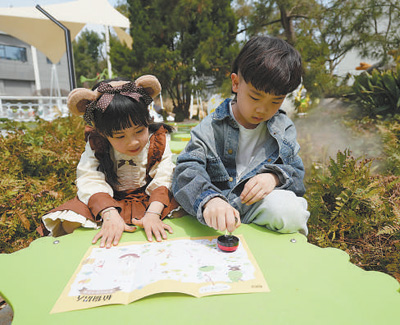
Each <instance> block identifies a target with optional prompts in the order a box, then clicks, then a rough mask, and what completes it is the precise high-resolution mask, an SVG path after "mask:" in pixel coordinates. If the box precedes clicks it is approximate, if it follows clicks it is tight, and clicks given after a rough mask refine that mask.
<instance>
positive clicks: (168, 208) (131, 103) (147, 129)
mask: <svg viewBox="0 0 400 325" xmlns="http://www.w3.org/2000/svg"><path fill="white" fill-rule="evenodd" d="M160 92H161V85H160V83H159V82H158V80H157V78H156V77H154V76H151V75H146V76H142V77H140V78H138V79H137V80H136V81H135V82H130V81H128V80H122V79H113V80H110V81H103V82H101V83H99V84H98V85H96V86H94V88H93V90H89V89H86V88H77V89H74V90H73V91H72V92H71V93H70V94H69V96H68V103H67V104H68V108H69V110H70V111H71V112H72V113H73V114H77V115H82V114H84V119H85V121H86V123H87V124H88V125H89V126H87V127H86V130H85V138H86V141H87V143H86V147H85V151H84V153H83V154H82V156H81V160H80V162H79V164H78V167H77V182H76V185H77V188H78V193H77V197H75V198H74V199H73V200H71V201H68V202H67V203H65V204H63V205H61V206H60V207H58V208H56V209H54V210H52V211H50V212H49V213H48V214H46V215H45V216H43V217H42V220H43V224H44V226H45V227H46V229H47V232H49V233H50V234H51V235H53V236H60V235H63V234H66V233H71V232H73V231H74V230H75V229H76V228H78V227H81V226H82V227H86V228H96V229H97V228H99V227H100V225H101V230H100V231H99V232H98V233H97V235H96V236H95V237H94V238H93V243H96V242H97V241H98V240H99V239H101V241H100V247H107V248H110V247H111V245H112V244H113V245H118V242H119V240H120V238H121V236H122V233H123V232H124V231H127V232H133V231H135V230H136V227H134V226H129V225H128V224H133V225H135V226H140V227H143V228H144V230H145V232H146V236H147V239H148V240H149V241H152V238H153V235H154V237H155V238H156V240H157V241H161V240H162V239H167V234H166V230H167V231H168V232H169V233H172V228H171V227H170V226H169V225H166V224H165V223H163V222H162V219H163V218H165V217H166V216H167V215H168V214H169V213H170V212H172V211H173V210H174V209H175V208H177V207H178V205H177V203H176V201H175V200H174V199H173V198H172V195H171V193H170V187H171V180H172V173H173V170H174V167H175V166H174V164H173V163H172V153H171V151H170V148H169V145H168V141H167V140H168V139H167V133H169V132H171V127H169V126H168V125H165V124H152V123H151V119H150V114H149V111H148V108H147V107H148V105H149V104H150V103H151V102H152V101H153V98H154V97H155V96H157V95H158V94H159V93H160Z"/></svg>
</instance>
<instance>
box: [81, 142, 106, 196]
mask: <svg viewBox="0 0 400 325" xmlns="http://www.w3.org/2000/svg"><path fill="white" fill-rule="evenodd" d="M98 167H99V161H98V160H97V158H96V157H95V155H94V151H93V150H92V148H91V147H90V144H89V142H87V143H86V147H85V151H84V152H83V154H82V156H81V160H80V161H79V164H78V167H77V171H76V175H77V180H76V186H77V188H78V198H79V200H81V201H82V202H83V203H85V204H88V203H89V199H90V197H91V196H92V195H93V194H96V193H107V194H109V195H110V196H111V197H112V196H113V194H114V192H113V189H112V187H111V186H110V185H109V184H108V183H107V182H106V179H105V175H104V174H103V173H102V172H100V171H98V170H97V168H98Z"/></svg>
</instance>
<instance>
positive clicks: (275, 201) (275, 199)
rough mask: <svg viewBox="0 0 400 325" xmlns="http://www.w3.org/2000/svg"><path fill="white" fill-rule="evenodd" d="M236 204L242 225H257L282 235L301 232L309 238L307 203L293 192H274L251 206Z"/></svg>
mask: <svg viewBox="0 0 400 325" xmlns="http://www.w3.org/2000/svg"><path fill="white" fill-rule="evenodd" d="M235 203H236V204H237V205H238V206H239V207H240V209H239V211H240V216H241V221H242V223H255V224H257V225H260V226H265V227H266V228H268V229H270V230H273V231H277V232H280V233H294V232H300V233H302V234H303V235H305V236H307V234H308V229H307V220H308V218H309V217H310V212H309V211H307V201H306V199H304V198H302V197H298V196H296V194H294V193H293V192H292V191H287V190H273V191H272V192H271V193H270V194H268V195H267V196H266V197H265V198H264V199H263V200H260V201H258V202H257V203H254V204H252V205H250V206H247V205H244V204H241V203H240V199H239V198H238V199H236V200H235Z"/></svg>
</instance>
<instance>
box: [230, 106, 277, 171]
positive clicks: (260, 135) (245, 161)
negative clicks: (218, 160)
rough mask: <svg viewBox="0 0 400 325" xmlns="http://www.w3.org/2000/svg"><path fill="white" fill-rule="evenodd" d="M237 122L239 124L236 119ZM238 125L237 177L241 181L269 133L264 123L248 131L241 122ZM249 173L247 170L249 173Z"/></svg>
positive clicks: (231, 111)
mask: <svg viewBox="0 0 400 325" xmlns="http://www.w3.org/2000/svg"><path fill="white" fill-rule="evenodd" d="M231 103H232V102H231ZM231 103H229V106H230V107H229V109H230V113H231V115H232V117H233V118H234V119H235V115H234V114H233V110H232V105H231ZM235 121H236V122H237V120H236V119H235ZM237 123H238V125H239V145H238V150H237V153H236V177H237V178H238V179H240V178H241V177H242V176H243V175H242V174H244V172H245V171H246V168H248V167H249V166H251V163H252V161H253V158H254V156H255V154H256V152H258V150H259V149H260V148H261V147H262V145H263V144H264V143H265V142H266V141H267V139H268V136H269V133H268V132H267V123H264V122H262V123H260V124H258V125H257V127H256V128H254V129H246V128H245V127H244V126H242V125H241V124H240V123H239V122H237ZM250 169H251V168H250ZM249 171H250V170H247V172H249Z"/></svg>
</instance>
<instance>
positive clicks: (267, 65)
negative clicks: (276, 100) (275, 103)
mask: <svg viewBox="0 0 400 325" xmlns="http://www.w3.org/2000/svg"><path fill="white" fill-rule="evenodd" d="M232 73H236V74H239V73H240V74H241V76H242V77H243V78H244V80H245V82H246V83H251V85H252V86H253V87H255V88H256V89H258V90H260V91H263V92H265V93H270V94H274V95H286V94H288V93H290V92H292V91H293V90H295V89H296V88H297V87H298V85H299V84H300V82H301V75H302V63H301V56H300V54H299V52H298V51H297V50H296V49H295V48H294V47H293V46H291V45H290V44H289V43H287V42H286V41H284V40H282V39H279V38H276V37H267V36H258V37H254V38H252V39H250V40H249V41H248V42H247V43H246V44H245V45H244V47H243V48H242V50H241V51H240V53H239V55H238V56H237V57H236V59H235V61H234V62H233V65H232Z"/></svg>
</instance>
